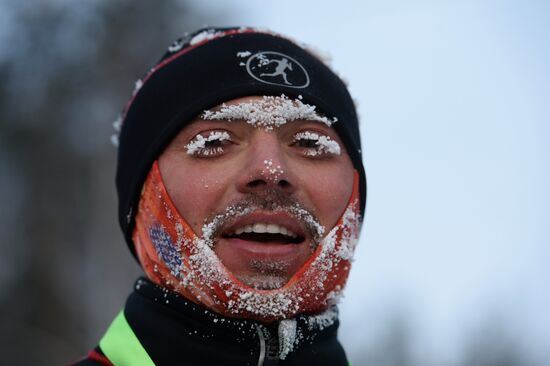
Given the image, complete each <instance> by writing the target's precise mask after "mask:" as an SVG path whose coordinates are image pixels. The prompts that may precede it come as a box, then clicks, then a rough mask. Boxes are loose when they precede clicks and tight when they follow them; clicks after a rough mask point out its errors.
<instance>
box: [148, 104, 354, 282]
mask: <svg viewBox="0 0 550 366" xmlns="http://www.w3.org/2000/svg"><path fill="white" fill-rule="evenodd" d="M261 100H262V97H245V98H240V99H235V100H232V101H230V102H227V103H225V104H226V105H227V106H230V107H231V106H236V107H238V106H243V105H245V106H246V105H248V106H250V105H254V103H256V102H258V101H261ZM258 105H260V106H261V104H257V105H256V106H258ZM213 111H216V108H214V109H213ZM265 112H266V113H267V114H269V111H265ZM337 123H341V122H337ZM159 166H160V171H161V175H162V178H163V180H164V184H165V186H166V189H167V191H168V193H169V195H170V197H171V199H172V201H173V203H174V204H175V206H176V207H177V209H178V210H179V213H180V214H181V216H182V217H183V218H185V220H186V221H187V223H188V224H189V225H190V226H191V228H192V229H193V231H194V232H195V233H196V234H197V235H199V236H203V235H211V239H212V243H213V248H214V252H215V253H216V255H217V256H218V258H219V259H220V261H221V262H222V263H223V264H224V265H225V267H227V269H228V270H229V271H231V272H232V273H233V274H234V275H235V276H236V277H237V278H238V279H239V280H241V281H242V282H244V283H245V284H247V285H249V286H252V287H255V288H259V289H272V288H278V287H281V286H282V285H284V284H285V283H286V282H287V281H288V280H289V279H290V278H291V277H292V275H294V273H296V271H297V270H298V269H299V268H300V267H302V265H303V264H304V263H305V262H306V261H307V260H308V258H309V257H310V255H311V254H312V252H313V250H314V249H315V247H316V245H317V244H318V243H319V241H320V239H321V237H322V236H324V235H326V234H327V233H328V231H329V230H330V229H331V228H332V227H333V226H334V225H335V224H336V222H337V221H338V219H339V218H340V216H341V215H342V213H343V211H344V209H345V208H346V205H347V203H348V200H349V198H350V195H351V193H352V188H353V177H354V174H353V171H354V169H353V165H352V163H351V160H350V158H349V156H348V154H347V152H346V150H345V148H344V146H343V144H342V143H341V140H340V139H339V137H338V135H337V134H336V131H335V130H334V129H332V128H331V127H329V126H327V125H326V124H324V123H321V122H317V121H307V120H294V121H288V122H287V123H276V124H268V125H265V124H262V123H261V122H260V123H256V124H254V123H250V121H249V123H247V122H246V121H244V120H232V121H227V120H225V119H223V118H222V119H220V120H205V119H204V118H202V117H197V118H196V119H194V120H193V121H192V122H191V123H190V124H188V125H187V126H186V127H185V128H184V129H182V130H181V131H180V132H179V134H178V135H177V136H176V137H175V138H174V140H173V141H172V142H171V143H170V145H168V147H167V148H166V150H165V151H164V152H163V153H162V155H161V156H160V158H159ZM209 224H210V225H209ZM208 227H209V228H213V230H212V232H206V231H205V228H208Z"/></svg>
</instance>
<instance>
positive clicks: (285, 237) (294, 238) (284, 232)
mask: <svg viewBox="0 0 550 366" xmlns="http://www.w3.org/2000/svg"><path fill="white" fill-rule="evenodd" d="M295 231H297V230H292V229H290V228H287V227H285V226H283V225H278V224H274V223H266V222H257V223H253V224H252V223H251V224H246V225H239V226H236V227H234V228H230V229H229V230H227V231H225V232H224V233H222V238H226V239H240V240H245V241H252V242H257V243H272V244H299V243H302V242H303V241H304V240H305V239H306V238H305V236H304V235H302V234H301V233H300V232H299V231H298V232H295Z"/></svg>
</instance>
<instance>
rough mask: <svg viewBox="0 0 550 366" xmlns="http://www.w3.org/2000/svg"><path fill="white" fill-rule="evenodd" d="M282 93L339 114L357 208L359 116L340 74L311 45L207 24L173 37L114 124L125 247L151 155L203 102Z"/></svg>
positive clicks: (153, 157) (362, 185) (338, 128)
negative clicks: (353, 174)
mask: <svg viewBox="0 0 550 366" xmlns="http://www.w3.org/2000/svg"><path fill="white" fill-rule="evenodd" d="M283 94H284V95H285V96H287V97H289V98H290V99H297V98H299V99H301V101H302V102H304V103H307V104H310V105H313V106H316V111H318V112H320V113H322V114H324V115H326V116H327V117H330V118H333V117H335V118H336V119H337V122H336V123H334V124H333V125H332V127H333V128H334V129H335V130H336V132H337V133H338V135H339V137H340V138H341V140H342V142H343V144H344V146H345V148H346V150H347V152H348V154H349V156H350V158H351V161H352V163H353V165H354V167H355V169H356V170H357V171H358V173H359V192H360V199H361V201H360V209H361V214H362V213H363V212H364V208H365V202H366V177H365V171H364V167H363V162H362V159H361V141H360V135H359V123H358V119H357V114H356V110H355V106H354V103H353V100H352V98H351V96H350V94H349V92H348V90H347V88H346V86H345V85H344V83H343V82H342V80H341V79H340V78H339V77H338V76H337V75H336V74H335V73H334V72H333V71H332V70H331V69H330V68H329V67H328V66H327V65H325V64H324V63H323V61H321V60H320V59H319V58H318V57H316V56H315V55H313V54H312V53H311V52H309V51H307V50H306V49H304V48H302V47H301V46H299V45H298V44H296V43H295V42H293V41H291V40H289V39H287V38H285V37H283V36H281V35H278V34H275V33H272V32H269V31H266V30H258V29H253V28H206V29H201V30H198V31H196V32H194V33H192V34H189V35H187V36H184V37H183V38H181V39H178V40H177V41H175V42H174V43H173V44H172V45H171V46H170V47H169V48H168V51H167V52H166V53H165V54H164V56H163V57H162V58H161V59H160V60H159V62H158V63H157V64H156V65H155V66H154V67H153V68H152V69H151V70H150V71H149V72H148V73H147V74H146V76H145V77H144V78H142V79H140V80H138V81H137V82H136V88H135V90H134V93H133V95H132V97H131V99H130V100H129V102H128V103H127V105H126V107H125V109H124V110H123V112H122V114H121V116H120V118H119V120H118V122H117V125H118V127H119V128H120V129H119V135H118V137H117V140H118V141H117V142H118V161H117V173H116V186H117V191H118V198H119V222H120V225H121V228H122V231H123V233H124V236H125V238H126V241H127V243H128V245H129V247H130V250H131V251H132V253H133V254H134V255H135V250H134V246H133V243H132V232H133V228H134V220H135V214H136V210H137V207H138V203H139V199H140V192H141V188H142V185H143V182H144V181H145V178H146V177H147V174H148V173H149V171H150V169H151V166H152V164H153V162H154V161H155V160H156V159H157V158H158V156H159V155H160V154H161V153H162V151H163V150H164V148H165V147H166V146H167V145H168V144H169V143H170V141H171V140H172V139H173V138H174V137H175V136H176V135H177V133H178V132H179V131H180V130H181V129H182V128H183V127H185V126H186V124H188V123H189V122H190V121H191V120H192V119H194V118H195V117H196V116H197V115H199V114H200V113H201V112H203V111H204V110H205V109H209V108H212V107H214V106H216V105H219V104H221V103H223V102H226V101H229V100H232V99H235V98H239V97H244V96H253V95H272V96H281V95H283Z"/></svg>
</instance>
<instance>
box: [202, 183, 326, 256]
mask: <svg viewBox="0 0 550 366" xmlns="http://www.w3.org/2000/svg"><path fill="white" fill-rule="evenodd" d="M256 211H262V212H272V213H277V212H285V213H287V214H289V215H290V216H292V217H293V218H295V219H296V220H297V221H299V222H300V223H301V224H302V225H303V226H304V227H305V229H306V231H307V232H308V234H309V235H310V237H311V245H312V246H316V245H317V244H318V243H320V242H321V240H322V238H323V235H324V233H325V227H324V226H323V225H321V223H320V222H319V220H318V218H317V217H316V216H315V215H314V214H313V213H312V212H311V210H309V209H307V208H305V207H304V206H303V205H301V204H300V203H298V202H296V201H294V200H292V199H290V198H288V197H286V196H282V195H281V193H279V192H278V191H275V192H270V193H268V195H267V197H265V196H264V197H259V196H250V197H249V198H246V199H244V200H242V201H239V202H237V203H234V204H231V205H229V206H227V207H226V208H225V209H224V210H223V211H222V212H219V213H216V214H214V215H212V216H211V217H210V218H207V219H206V220H205V223H204V225H203V226H202V238H203V240H204V241H205V243H206V244H207V245H208V246H209V247H211V248H213V247H214V238H216V237H218V236H219V235H220V234H221V232H222V230H223V229H224V228H225V227H227V226H228V225H230V224H231V223H233V222H234V221H235V220H237V219H238V218H240V217H243V216H246V215H249V214H252V213H254V212H256Z"/></svg>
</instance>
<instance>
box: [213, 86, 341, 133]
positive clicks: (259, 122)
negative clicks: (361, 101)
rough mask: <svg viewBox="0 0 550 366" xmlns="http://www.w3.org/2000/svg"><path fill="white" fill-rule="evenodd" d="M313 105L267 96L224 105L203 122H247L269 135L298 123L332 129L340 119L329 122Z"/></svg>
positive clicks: (284, 97) (282, 97)
mask: <svg viewBox="0 0 550 366" xmlns="http://www.w3.org/2000/svg"><path fill="white" fill-rule="evenodd" d="M315 109H316V107H315V106H313V105H309V104H305V103H303V102H302V101H301V100H299V99H294V100H291V99H289V98H288V97H287V96H285V95H284V94H283V95H281V96H280V97H279V96H263V97H262V99H259V100H254V101H250V102H242V103H238V104H231V105H227V104H225V103H224V104H222V106H221V107H220V108H218V109H216V110H205V111H204V112H203V113H202V118H203V119H205V120H210V121H213V120H216V121H246V122H247V123H249V124H251V125H252V126H254V127H259V128H265V129H266V130H268V131H271V130H273V128H276V127H280V126H282V125H284V124H286V123H287V122H291V121H296V120H305V121H314V122H320V123H324V124H325V125H327V126H329V127H330V126H331V125H332V124H333V123H335V122H336V121H337V118H336V117H334V118H327V117H326V116H323V115H321V114H320V113H319V112H317V111H316V110H315Z"/></svg>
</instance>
